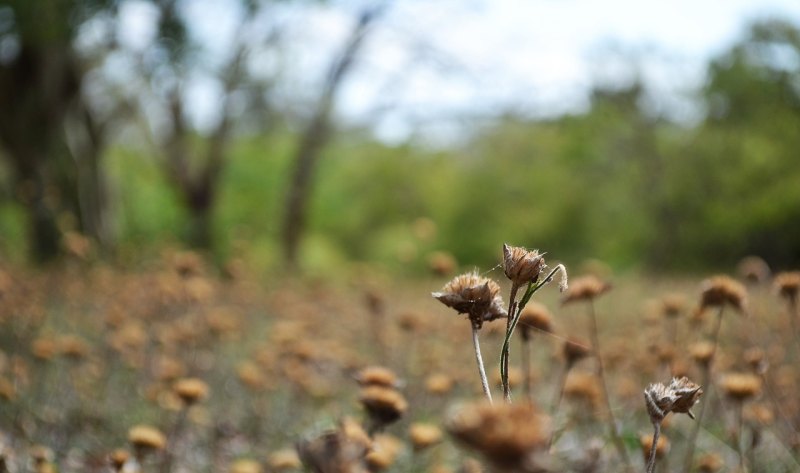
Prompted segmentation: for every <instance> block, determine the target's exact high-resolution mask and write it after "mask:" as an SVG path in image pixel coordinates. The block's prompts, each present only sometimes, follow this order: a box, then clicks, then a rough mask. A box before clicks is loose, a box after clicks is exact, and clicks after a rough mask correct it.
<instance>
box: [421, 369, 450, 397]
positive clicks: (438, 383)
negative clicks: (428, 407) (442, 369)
mask: <svg viewBox="0 0 800 473" xmlns="http://www.w3.org/2000/svg"><path fill="white" fill-rule="evenodd" d="M454 384H455V383H454V382H453V378H452V377H450V376H449V375H446V374H444V373H433V374H432V375H430V376H428V378H427V379H426V380H425V390H426V391H428V392H429V393H431V394H447V393H449V392H450V391H452V389H453V385H454Z"/></svg>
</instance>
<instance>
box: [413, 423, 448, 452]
mask: <svg viewBox="0 0 800 473" xmlns="http://www.w3.org/2000/svg"><path fill="white" fill-rule="evenodd" d="M408 437H409V439H410V440H411V445H412V446H413V447H414V450H415V451H420V450H424V449H426V448H428V447H431V446H433V445H436V444H437V443H439V442H441V441H442V431H441V429H439V427H437V426H435V425H433V424H423V423H419V422H418V423H414V424H411V426H410V427H409V428H408Z"/></svg>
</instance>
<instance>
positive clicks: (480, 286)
mask: <svg viewBox="0 0 800 473" xmlns="http://www.w3.org/2000/svg"><path fill="white" fill-rule="evenodd" d="M431 295H432V296H433V297H434V298H436V299H438V300H439V302H441V303H442V304H444V305H446V306H448V307H451V308H453V309H455V310H456V311H457V312H458V313H459V314H467V315H469V318H470V320H471V321H472V323H473V324H474V325H475V326H477V327H479V328H480V326H481V325H482V324H483V322H488V321H491V320H495V319H499V318H503V317H508V312H506V310H505V309H504V308H503V299H502V297H501V296H500V286H499V285H498V284H497V283H496V282H495V281H493V280H491V279H489V278H486V277H483V276H481V275H479V274H478V273H477V272H471V273H464V274H461V275H459V276H456V277H455V278H453V280H451V281H450V282H448V283H447V284H445V286H444V288H443V289H442V291H441V292H434V293H432V294H431Z"/></svg>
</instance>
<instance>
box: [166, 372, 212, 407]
mask: <svg viewBox="0 0 800 473" xmlns="http://www.w3.org/2000/svg"><path fill="white" fill-rule="evenodd" d="M172 390H173V392H174V393H175V394H176V395H177V396H178V397H179V398H180V399H181V401H183V402H184V404H186V405H187V406H191V405H193V404H195V403H197V402H199V401H202V400H203V399H205V398H206V397H208V384H206V382H205V381H203V380H202V379H198V378H183V379H179V380H177V381H175V384H174V385H173V386H172Z"/></svg>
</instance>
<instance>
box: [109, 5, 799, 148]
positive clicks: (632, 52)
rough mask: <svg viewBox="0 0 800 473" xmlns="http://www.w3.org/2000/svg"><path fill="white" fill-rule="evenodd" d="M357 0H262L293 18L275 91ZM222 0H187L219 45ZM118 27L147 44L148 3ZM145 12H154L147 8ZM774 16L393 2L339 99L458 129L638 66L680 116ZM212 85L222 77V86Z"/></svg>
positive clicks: (389, 115)
mask: <svg viewBox="0 0 800 473" xmlns="http://www.w3.org/2000/svg"><path fill="white" fill-rule="evenodd" d="M373 3H374V2H373ZM369 4H370V3H369V2H367V1H366V0H348V1H330V2H327V3H325V4H324V5H318V6H315V7H312V8H308V7H303V8H294V9H292V8H289V9H287V8H282V9H281V10H280V11H278V10H274V11H272V12H268V15H271V16H268V17H265V18H264V23H265V24H267V23H274V22H276V21H277V22H283V23H284V24H286V25H287V26H288V27H289V35H290V37H291V39H292V41H291V42H290V45H291V46H290V47H289V48H288V50H287V51H285V52H284V54H283V56H282V57H281V58H280V60H278V59H276V58H269V57H263V58H260V59H259V60H260V61H261V63H260V64H259V63H256V64H255V67H261V68H263V69H264V70H265V71H269V70H270V68H271V67H272V68H278V67H280V68H281V69H282V71H281V74H282V75H283V76H284V77H285V78H287V79H288V80H286V81H283V82H284V83H285V84H286V85H285V86H284V87H287V90H285V91H284V92H285V93H286V94H285V95H286V96H287V97H292V98H293V100H295V99H297V100H308V101H313V99H314V94H315V93H317V92H318V85H319V84H320V83H321V81H322V79H323V77H324V73H325V71H326V69H327V68H328V66H329V63H330V61H331V57H332V56H333V54H334V53H335V51H336V50H337V49H338V48H339V47H340V45H341V42H342V41H343V39H344V38H345V37H346V35H347V34H348V32H349V30H350V28H351V25H352V23H353V21H354V18H355V17H356V14H357V12H359V11H360V9H361V8H363V7H364V6H365V5H369ZM231 5H232V4H231V1H230V0H186V1H185V2H184V8H185V11H186V13H187V14H188V15H189V17H190V19H191V21H192V24H193V31H194V33H195V35H196V36H197V38H198V39H199V40H200V41H202V42H203V43H204V44H206V46H207V48H208V50H209V51H210V52H211V53H212V54H211V56H212V57H222V56H224V54H225V52H226V51H227V50H229V47H230V45H231V44H232V42H233V41H234V40H235V39H236V37H237V36H239V35H242V34H252V35H258V34H259V33H263V31H261V29H260V28H259V27H258V25H259V22H256V25H257V26H256V27H255V28H251V30H248V31H245V32H243V31H242V30H241V29H239V27H238V26H237V25H238V22H237V21H238V18H239V14H240V12H238V11H237V10H236V9H235V8H232V7H231ZM128 10H129V12H128V13H127V14H126V15H125V18H126V19H125V21H124V22H123V26H124V28H123V29H122V31H121V36H122V38H123V40H124V41H129V42H131V43H132V44H139V45H140V47H146V44H147V41H146V38H147V37H148V35H149V34H152V31H150V32H148V26H147V25H148V24H149V23H148V22H150V21H151V20H152V12H149V13H148V9H147V8H146V6H145V5H144V4H143V3H137V2H135V1H134V2H129V8H128ZM148 15H150V16H149V17H148ZM766 17H781V18H786V19H789V20H792V21H793V22H795V23H797V24H800V1H797V0H671V1H660V2H655V1H646V0H603V1H599V0H461V1H458V0H395V1H394V2H393V3H392V6H391V8H390V9H389V10H388V12H387V14H386V15H385V16H384V17H383V18H382V19H381V21H380V22H379V23H378V24H376V25H375V27H374V29H373V30H372V31H371V32H370V35H369V36H368V37H367V42H366V44H365V47H364V50H363V51H362V55H361V57H360V60H359V62H358V63H357V66H356V67H355V68H354V70H353V71H352V74H351V76H350V77H349V78H348V80H347V82H346V83H345V85H344V87H343V89H342V91H341V94H340V96H339V97H338V103H337V111H338V113H339V114H340V116H342V117H344V118H345V119H347V120H349V121H351V122H354V123H368V124H370V126H372V127H373V129H374V130H375V131H376V133H377V134H378V136H379V137H381V138H383V139H385V140H387V141H403V140H405V139H407V138H408V137H410V136H415V135H420V134H425V133H431V132H432V133H438V134H440V135H443V136H447V135H448V134H449V133H456V131H454V130H457V129H458V128H459V123H460V122H462V121H463V120H465V119H475V118H477V119H480V118H481V117H484V116H486V117H491V116H493V115H496V114H498V113H502V112H505V111H509V110H511V111H514V112H516V113H521V114H529V115H535V116H551V115H557V114H561V113H570V112H578V111H580V110H582V109H583V108H585V107H586V106H587V93H588V91H589V90H590V88H591V87H592V85H593V84H595V83H597V82H600V83H603V84H605V85H611V86H613V85H624V84H625V83H627V82H629V81H630V80H632V78H633V77H635V76H640V77H642V78H643V80H644V81H645V83H646V84H647V87H648V89H649V90H650V91H651V96H652V97H653V100H652V103H651V106H652V107H653V108H654V109H655V110H656V111H657V112H660V113H664V114H666V115H667V116H670V117H672V118H675V119H678V120H687V121H691V120H692V119H695V118H697V116H698V115H699V113H700V111H699V110H697V107H696V105H695V104H694V103H693V102H692V101H691V100H690V94H691V92H692V91H693V90H695V89H696V88H697V87H699V86H700V85H702V83H703V80H704V67H705V64H706V63H707V61H708V60H709V58H713V57H715V56H717V55H719V54H720V53H721V52H723V51H724V50H725V49H726V48H728V47H730V45H731V44H733V43H734V42H735V41H736V40H737V39H738V38H740V37H741V36H742V35H743V33H744V31H745V27H746V25H747V23H748V22H749V21H752V20H754V19H757V18H766ZM217 89H218V88H217ZM190 94H191V95H192V97H193V100H192V103H195V104H196V106H195V109H194V110H193V114H194V118H195V121H196V122H197V124H198V126H199V127H201V128H202V127H204V126H207V124H206V123H205V122H208V123H210V121H212V118H211V117H213V116H214V112H215V110H216V108H215V107H216V104H217V102H218V100H215V97H216V95H217V94H218V90H215V85H214V83H213V81H210V80H203V78H202V77H199V78H197V79H196V80H195V81H194V83H193V84H192V86H191V87H190Z"/></svg>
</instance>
